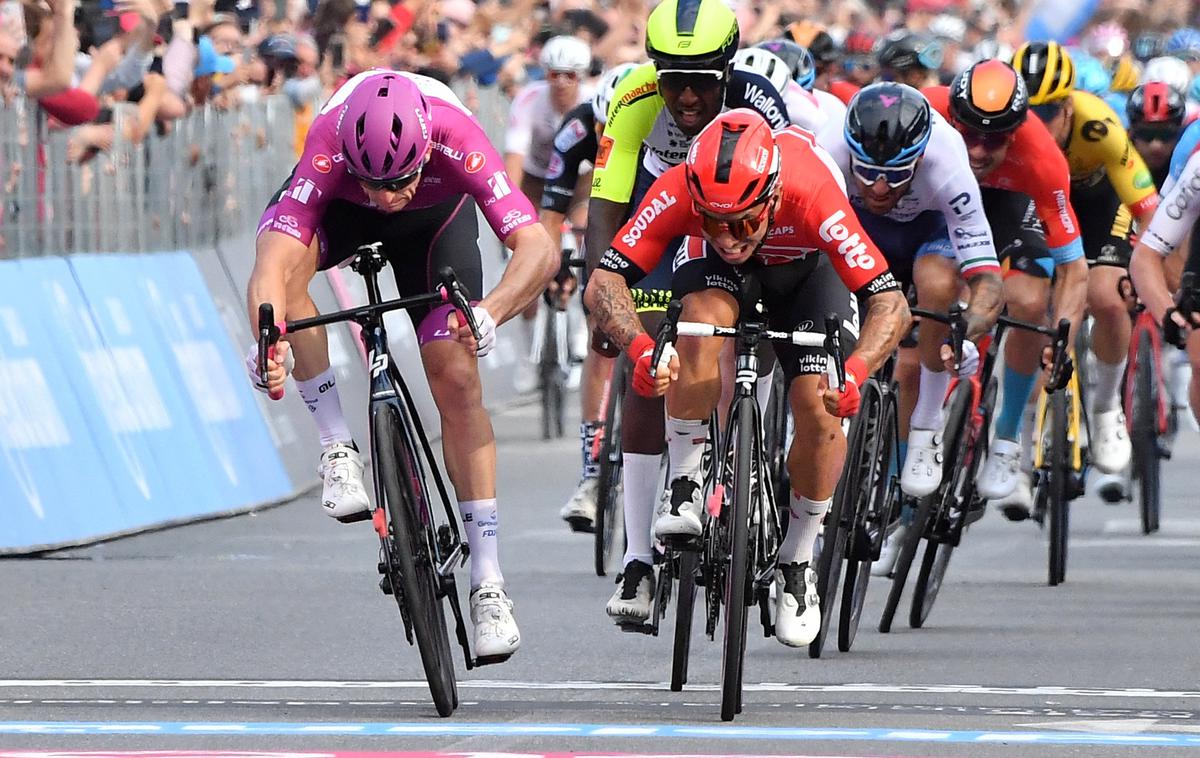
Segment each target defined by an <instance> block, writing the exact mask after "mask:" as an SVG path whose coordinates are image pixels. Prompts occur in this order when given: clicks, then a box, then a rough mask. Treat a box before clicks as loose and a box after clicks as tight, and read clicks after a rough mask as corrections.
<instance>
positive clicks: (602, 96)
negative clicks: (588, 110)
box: [592, 63, 641, 124]
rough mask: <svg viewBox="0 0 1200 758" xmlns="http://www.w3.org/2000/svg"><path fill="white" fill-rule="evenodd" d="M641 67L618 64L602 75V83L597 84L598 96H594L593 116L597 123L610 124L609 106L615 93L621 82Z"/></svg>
mask: <svg viewBox="0 0 1200 758" xmlns="http://www.w3.org/2000/svg"><path fill="white" fill-rule="evenodd" d="M639 65H641V64H639V63H618V64H617V65H615V66H613V67H612V68H610V69H609V70H607V71H605V72H604V73H603V74H601V75H600V81H599V82H597V83H596V94H594V95H592V115H594V116H595V117H596V123H598V124H605V123H608V106H609V104H610V103H612V96H613V92H616V90H617V85H618V84H620V83H621V80H622V79H624V78H625V77H627V76H629V72H630V71H633V70H634V69H635V68H637V67H638V66H639Z"/></svg>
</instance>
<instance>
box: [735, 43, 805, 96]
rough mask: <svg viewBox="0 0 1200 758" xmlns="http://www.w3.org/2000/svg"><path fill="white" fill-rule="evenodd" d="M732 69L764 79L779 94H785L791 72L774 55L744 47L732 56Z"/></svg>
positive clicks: (758, 49)
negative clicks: (747, 72)
mask: <svg viewBox="0 0 1200 758" xmlns="http://www.w3.org/2000/svg"><path fill="white" fill-rule="evenodd" d="M733 67H734V68H735V69H741V70H743V71H749V72H751V73H754V74H758V75H760V76H763V77H766V79H767V81H769V82H770V83H771V84H772V86H774V87H775V89H776V90H778V91H779V93H780V94H782V93H784V92H787V88H788V82H790V81H791V80H792V71H791V69H789V68H788V64H786V63H784V62H783V59H782V58H780V57H779V56H778V55H776V54H775V53H772V52H770V51H768V50H763V49H762V48H759V47H744V48H742V49H741V50H738V51H737V52H736V53H734V54H733Z"/></svg>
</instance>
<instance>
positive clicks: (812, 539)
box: [778, 492, 833, 564]
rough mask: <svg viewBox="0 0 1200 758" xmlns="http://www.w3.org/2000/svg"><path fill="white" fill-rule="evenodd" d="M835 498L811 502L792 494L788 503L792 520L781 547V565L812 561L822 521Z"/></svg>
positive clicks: (789, 522)
mask: <svg viewBox="0 0 1200 758" xmlns="http://www.w3.org/2000/svg"><path fill="white" fill-rule="evenodd" d="M832 502H833V498H828V499H827V500H809V499H808V498H806V497H800V496H799V495H797V494H796V493H795V492H793V493H792V496H791V499H790V501H789V502H788V508H789V510H790V511H791V518H790V519H789V521H788V531H787V536H786V537H784V538H783V544H781V545H780V546H779V560H778V562H779V563H780V564H784V563H808V562H809V561H811V560H812V554H813V547H814V546H815V545H816V542H817V534H818V533H819V532H820V531H821V519H823V518H824V517H825V512H826V511H828V510H829V504H830V503H832Z"/></svg>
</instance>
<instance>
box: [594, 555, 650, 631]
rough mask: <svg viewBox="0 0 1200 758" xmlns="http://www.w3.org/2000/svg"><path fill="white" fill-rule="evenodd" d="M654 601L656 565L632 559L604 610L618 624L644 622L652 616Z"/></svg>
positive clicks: (618, 578)
mask: <svg viewBox="0 0 1200 758" xmlns="http://www.w3.org/2000/svg"><path fill="white" fill-rule="evenodd" d="M653 602H654V567H653V566H651V565H650V564H648V563H645V562H643V561H637V560H634V561H630V562H629V565H627V566H626V567H625V570H624V571H622V572H621V575H620V576H619V577H617V589H616V592H613V595H612V597H611V598H609V599H608V605H607V606H605V608H604V612H605V613H607V614H608V616H609V618H611V619H612V620H613V621H615V622H616V623H618V624H644V623H646V620H647V619H649V618H650V606H651V605H652V604H653Z"/></svg>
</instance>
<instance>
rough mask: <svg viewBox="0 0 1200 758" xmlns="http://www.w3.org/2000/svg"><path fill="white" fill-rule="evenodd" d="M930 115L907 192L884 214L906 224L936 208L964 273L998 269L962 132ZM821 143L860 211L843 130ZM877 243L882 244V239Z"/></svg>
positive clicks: (858, 195)
mask: <svg viewBox="0 0 1200 758" xmlns="http://www.w3.org/2000/svg"><path fill="white" fill-rule="evenodd" d="M930 115H931V116H932V117H933V132H932V134H931V135H930V137H929V144H928V145H927V146H926V147H925V156H924V158H923V159H922V161H921V163H920V165H919V166H918V167H917V173H916V176H914V177H913V180H912V183H911V184H910V185H909V188H908V192H907V193H906V194H905V195H904V197H902V198H901V199H900V202H898V203H897V204H896V207H895V208H893V209H892V210H891V211H890V212H888V214H887V216H886V217H887V218H889V219H891V220H892V221H896V222H899V223H902V224H903V223H907V222H910V221H912V220H913V219H915V218H916V217H917V216H918V215H920V214H921V213H924V212H926V211H938V212H940V213H941V214H942V215H943V216H944V217H945V219H946V231H947V233H948V235H949V238H950V244H951V246H952V247H953V248H954V254H955V257H956V258H957V259H958V266H959V270H960V271H961V272H962V274H963V275H964V276H967V275H968V274H969V273H971V272H972V271H975V270H978V269H987V268H997V267H998V266H999V264H998V263H997V260H996V246H995V243H994V242H993V240H992V230H991V227H990V226H989V225H988V221H987V217H986V216H985V215H984V212H983V203H982V201H981V200H980V193H979V182H977V181H976V180H975V175H974V174H973V173H971V164H970V161H969V160H968V158H967V148H966V145H965V144H964V143H963V140H962V137H961V136H960V135H959V133H958V131H957V130H956V129H955V128H954V127H953V126H951V125H950V124H949V122H947V121H946V120H945V119H944V118H942V117H941V116H940V115H939V114H938V113H937V111H931V112H930ZM821 146H822V147H824V148H825V149H826V150H828V151H829V153H830V154H831V155H832V156H833V158H834V160H835V161H837V164H838V166H839V167H840V168H841V169H842V172H843V173H844V174H845V176H846V187H847V190H848V191H849V195H850V202H851V204H853V205H854V207H855V208H856V209H861V208H863V207H864V206H863V200H862V194H861V193H860V192H859V189H858V182H856V181H855V180H854V175H853V173H852V172H851V170H850V148H849V146H848V145H847V144H846V139H845V137H844V136H843V134H842V133H841V132H840V130H839V132H838V134H837V138H836V139H832V138H830V139H826V141H825V142H823V143H821ZM877 242H879V243H880V244H881V245H884V241H882V240H877ZM884 246H885V247H886V245H884Z"/></svg>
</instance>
